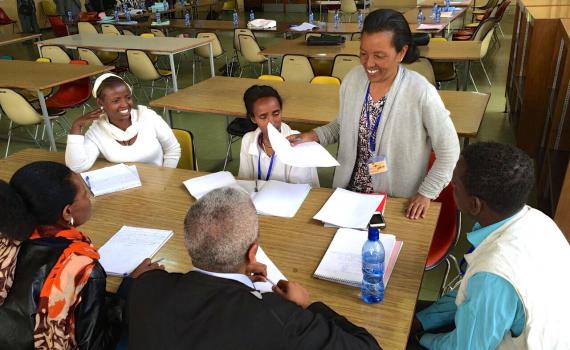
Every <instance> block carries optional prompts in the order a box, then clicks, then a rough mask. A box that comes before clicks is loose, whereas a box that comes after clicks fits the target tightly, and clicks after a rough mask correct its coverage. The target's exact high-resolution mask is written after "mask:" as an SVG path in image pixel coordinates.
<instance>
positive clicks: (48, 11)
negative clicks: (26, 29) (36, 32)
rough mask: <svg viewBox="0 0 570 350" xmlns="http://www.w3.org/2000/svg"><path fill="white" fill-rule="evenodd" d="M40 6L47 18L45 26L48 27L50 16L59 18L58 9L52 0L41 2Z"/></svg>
mask: <svg viewBox="0 0 570 350" xmlns="http://www.w3.org/2000/svg"><path fill="white" fill-rule="evenodd" d="M40 6H41V8H42V12H43V13H44V16H45V24H46V25H48V24H49V16H57V7H56V5H55V2H53V1H52V0H43V1H40Z"/></svg>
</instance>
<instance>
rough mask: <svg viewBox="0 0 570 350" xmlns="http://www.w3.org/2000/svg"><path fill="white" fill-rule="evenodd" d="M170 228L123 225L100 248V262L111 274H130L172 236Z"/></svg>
mask: <svg viewBox="0 0 570 350" xmlns="http://www.w3.org/2000/svg"><path fill="white" fill-rule="evenodd" d="M172 234H173V232H172V231H169V230H157V229H151V228H141V227H130V226H123V227H121V229H120V230H119V231H118V232H117V233H115V234H114V235H113V237H111V239H109V240H108V241H107V243H105V244H104V245H103V246H102V247H101V248H100V249H99V255H101V258H100V259H99V263H101V265H102V266H103V268H104V269H105V272H107V274H109V275H118V276H124V275H128V274H130V273H131V272H133V270H134V269H135V268H136V267H137V266H139V264H140V263H141V262H142V261H143V260H144V259H146V258H151V257H152V256H153V255H154V254H156V252H157V251H158V250H159V249H160V248H161V247H162V246H163V245H164V243H166V241H168V240H169V239H170V237H172Z"/></svg>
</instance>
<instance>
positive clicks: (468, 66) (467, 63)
mask: <svg viewBox="0 0 570 350" xmlns="http://www.w3.org/2000/svg"><path fill="white" fill-rule="evenodd" d="M470 69H471V61H470V60H467V61H465V73H464V77H463V91H467V84H468V83H469V70H470Z"/></svg>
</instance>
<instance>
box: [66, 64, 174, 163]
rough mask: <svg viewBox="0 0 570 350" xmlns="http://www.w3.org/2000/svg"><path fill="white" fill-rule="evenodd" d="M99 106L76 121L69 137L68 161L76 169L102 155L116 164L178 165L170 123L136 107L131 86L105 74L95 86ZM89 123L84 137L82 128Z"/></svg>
mask: <svg viewBox="0 0 570 350" xmlns="http://www.w3.org/2000/svg"><path fill="white" fill-rule="evenodd" d="M93 97H95V98H96V99H97V105H98V106H99V108H98V109H96V110H94V111H91V112H89V113H87V114H86V115H84V116H81V117H79V118H77V119H76V120H75V122H74V123H73V125H72V127H71V130H70V131H69V135H68V136H67V148H66V150H65V163H66V164H67V166H69V167H70V168H71V169H72V170H73V171H75V172H82V171H85V170H88V169H89V168H91V166H92V165H93V163H95V160H96V159H97V157H99V154H103V156H104V157H105V159H107V160H108V161H110V162H114V163H122V162H140V163H150V164H155V165H160V166H165V167H169V168H175V167H176V166H177V165H178V160H179V159H180V145H179V144H178V141H176V138H175V137H174V134H173V132H172V130H171V129H170V127H169V126H168V124H166V122H165V121H164V120H163V119H162V118H161V117H160V116H159V115H158V114H157V113H156V112H155V111H153V110H151V109H149V108H147V107H145V106H140V105H139V106H138V107H137V108H134V102H133V99H132V90H131V87H130V86H129V85H128V84H127V83H126V82H125V81H124V80H123V79H121V78H120V77H118V76H116V75H114V74H111V73H106V74H103V75H101V76H100V77H99V78H97V80H96V81H95V84H94V85H93ZM90 122H93V124H92V125H91V126H90V127H89V129H88V130H87V132H86V133H85V136H83V135H82V134H81V129H82V128H83V127H85V126H86V125H87V124H89V123H90Z"/></svg>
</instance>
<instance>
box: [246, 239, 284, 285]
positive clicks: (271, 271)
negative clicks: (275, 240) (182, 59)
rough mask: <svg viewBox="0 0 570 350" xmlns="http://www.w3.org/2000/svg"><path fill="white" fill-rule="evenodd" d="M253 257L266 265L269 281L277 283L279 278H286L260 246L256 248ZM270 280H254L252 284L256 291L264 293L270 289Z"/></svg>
mask: <svg viewBox="0 0 570 350" xmlns="http://www.w3.org/2000/svg"><path fill="white" fill-rule="evenodd" d="M255 259H256V260H257V262H260V263H262V264H265V266H267V278H268V279H270V280H271V282H273V283H277V282H279V281H280V280H285V281H286V280H287V277H285V275H283V273H282V272H281V271H280V270H279V268H278V267H277V266H276V265H275V264H274V263H273V261H271V259H269V257H268V256H267V254H265V252H264V251H263V249H261V247H259V248H258V249H257V254H255ZM271 282H255V283H254V284H253V285H254V286H255V288H256V289H257V290H258V291H260V292H262V293H266V292H271V291H272V290H271V287H273V284H271Z"/></svg>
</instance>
